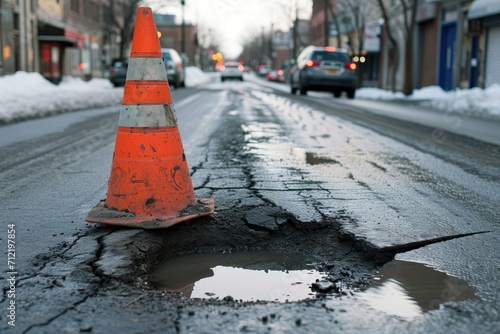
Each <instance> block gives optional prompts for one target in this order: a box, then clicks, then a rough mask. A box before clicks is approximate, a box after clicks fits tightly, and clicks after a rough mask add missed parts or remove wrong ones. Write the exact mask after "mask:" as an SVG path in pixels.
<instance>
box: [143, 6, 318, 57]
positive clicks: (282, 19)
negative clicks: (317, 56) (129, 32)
mask: <svg viewBox="0 0 500 334" xmlns="http://www.w3.org/2000/svg"><path fill="white" fill-rule="evenodd" d="M185 1H186V7H185V20H186V22H193V23H194V24H197V23H198V25H199V29H200V33H203V32H207V31H208V29H211V32H212V33H215V34H217V36H218V40H220V41H221V42H222V44H221V50H219V51H221V52H222V53H223V54H224V56H225V57H226V58H233V57H236V56H237V55H238V54H239V53H240V52H241V49H242V47H241V45H242V44H243V42H244V41H245V39H246V38H249V37H251V36H254V35H256V34H258V33H259V32H261V31H262V29H264V30H265V31H269V30H270V29H271V24H272V25H273V27H274V30H276V29H281V30H284V31H285V30H288V29H289V27H290V25H289V22H288V19H289V17H290V14H289V13H290V12H291V10H292V8H293V7H294V5H295V3H297V4H298V7H299V9H300V14H299V17H300V18H309V17H310V15H311V10H312V0H185ZM149 3H150V4H151V6H152V7H153V9H154V10H156V9H157V7H156V8H155V4H160V5H163V8H162V9H161V10H159V12H160V13H170V14H176V15H177V18H178V20H179V21H180V20H181V13H182V11H181V6H180V0H177V1H175V0H149ZM168 3H170V4H171V5H168ZM286 9H288V11H287V10H286ZM287 13H288V14H287Z"/></svg>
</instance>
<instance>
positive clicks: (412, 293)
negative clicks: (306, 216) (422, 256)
mask: <svg viewBox="0 0 500 334" xmlns="http://www.w3.org/2000/svg"><path fill="white" fill-rule="evenodd" d="M360 298H361V299H362V300H364V301H366V302H367V303H368V304H370V306H372V307H373V308H374V309H377V310H380V311H384V312H386V313H388V314H392V315H397V316H401V317H414V316H418V315H421V314H422V313H423V312H425V311H429V310H435V309H438V308H439V305H440V304H442V303H445V302H449V301H462V300H467V299H472V298H474V290H473V289H472V288H471V287H470V286H469V285H468V284H467V283H466V282H465V281H464V280H461V279H459V278H456V277H452V276H448V275H447V274H445V273H443V272H440V271H437V270H435V269H432V268H430V267H428V266H426V265H424V264H420V263H415V262H407V261H398V260H394V261H391V262H389V263H387V264H386V265H385V266H384V267H382V269H381V270H380V272H379V273H378V274H377V275H376V276H375V277H374V282H373V283H372V285H371V286H370V288H369V289H368V290H366V291H365V292H364V293H362V294H360Z"/></svg>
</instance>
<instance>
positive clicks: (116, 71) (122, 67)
mask: <svg viewBox="0 0 500 334" xmlns="http://www.w3.org/2000/svg"><path fill="white" fill-rule="evenodd" d="M127 69H128V63H127V62H126V61H125V60H118V59H115V60H113V64H112V65H111V66H110V68H109V74H108V75H109V81H111V83H112V84H113V86H115V87H118V86H125V81H126V79H127Z"/></svg>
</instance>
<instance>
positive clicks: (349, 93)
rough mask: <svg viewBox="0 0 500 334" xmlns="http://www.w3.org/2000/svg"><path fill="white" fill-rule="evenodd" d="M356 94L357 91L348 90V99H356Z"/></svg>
mask: <svg viewBox="0 0 500 334" xmlns="http://www.w3.org/2000/svg"><path fill="white" fill-rule="evenodd" d="M355 94H356V90H355V89H348V90H347V97H348V98H350V99H354V95H355Z"/></svg>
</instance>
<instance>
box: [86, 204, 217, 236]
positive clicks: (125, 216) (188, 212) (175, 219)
mask: <svg viewBox="0 0 500 334" xmlns="http://www.w3.org/2000/svg"><path fill="white" fill-rule="evenodd" d="M214 207H215V203H214V199H213V198H197V202H196V203H195V204H194V205H188V206H187V207H186V208H184V209H183V210H181V211H179V213H178V214H177V215H176V216H164V217H162V216H156V217H153V216H146V215H136V214H134V213H131V212H126V211H117V210H113V209H110V208H108V207H107V205H106V201H101V202H99V204H97V205H96V206H95V207H94V208H93V209H92V210H90V212H89V214H88V215H87V218H86V219H85V220H86V221H88V222H90V223H100V224H107V225H119V226H126V227H134V228H143V229H156V228H167V227H170V226H172V225H174V224H177V223H180V222H183V221H186V220H190V219H193V218H198V217H202V216H209V215H211V214H213V213H214Z"/></svg>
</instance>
